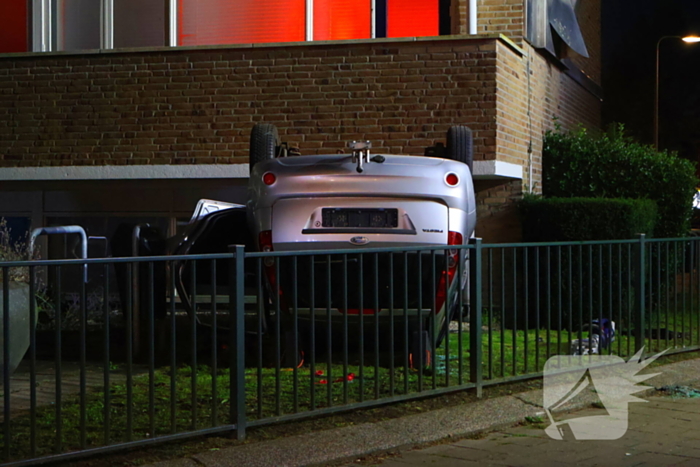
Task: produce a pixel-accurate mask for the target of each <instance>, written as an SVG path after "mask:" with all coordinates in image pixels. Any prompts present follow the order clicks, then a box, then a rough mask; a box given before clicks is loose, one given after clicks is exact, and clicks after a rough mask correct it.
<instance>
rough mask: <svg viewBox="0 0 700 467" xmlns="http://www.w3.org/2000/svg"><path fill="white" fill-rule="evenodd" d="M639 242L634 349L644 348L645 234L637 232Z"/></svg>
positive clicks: (636, 272) (636, 267)
mask: <svg viewBox="0 0 700 467" xmlns="http://www.w3.org/2000/svg"><path fill="white" fill-rule="evenodd" d="M637 238H639V242H637V244H636V248H635V249H636V251H635V259H636V263H637V264H636V265H635V268H634V269H635V278H634V288H635V300H634V303H635V314H634V317H635V318H634V351H635V353H636V352H638V351H639V350H640V349H642V348H644V321H645V319H644V312H645V310H646V303H645V298H646V293H645V292H646V291H645V290H644V287H645V281H644V278H645V277H646V235H644V234H638V236H637Z"/></svg>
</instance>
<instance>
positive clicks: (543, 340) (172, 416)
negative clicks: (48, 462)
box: [10, 313, 699, 458]
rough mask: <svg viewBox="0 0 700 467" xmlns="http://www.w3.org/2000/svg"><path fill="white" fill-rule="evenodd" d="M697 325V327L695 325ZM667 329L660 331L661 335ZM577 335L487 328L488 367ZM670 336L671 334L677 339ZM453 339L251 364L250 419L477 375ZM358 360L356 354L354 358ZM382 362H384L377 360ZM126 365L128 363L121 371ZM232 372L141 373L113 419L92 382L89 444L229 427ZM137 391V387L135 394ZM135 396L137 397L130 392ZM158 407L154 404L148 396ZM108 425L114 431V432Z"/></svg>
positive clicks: (563, 346)
mask: <svg viewBox="0 0 700 467" xmlns="http://www.w3.org/2000/svg"><path fill="white" fill-rule="evenodd" d="M697 319H698V315H697V314H690V313H685V314H682V313H668V314H662V315H659V316H655V317H652V319H651V323H652V325H653V326H654V327H655V328H656V329H659V328H665V329H675V330H678V329H684V330H686V332H683V333H682V334H680V335H679V334H678V333H677V332H680V331H676V332H674V333H668V334H666V335H664V336H662V338H655V339H652V340H651V341H647V344H648V345H649V350H651V351H652V352H656V351H658V350H662V349H665V348H669V347H682V346H689V345H697V343H698V342H699V339H698V335H697V334H695V335H691V334H690V333H689V332H687V330H689V329H694V330H695V332H696V333H697V330H698V325H697ZM691 324H692V328H691ZM656 335H657V336H658V333H657V334H656ZM576 337H578V334H577V333H569V332H567V331H561V332H558V331H547V330H543V329H540V330H535V329H531V330H528V331H527V332H525V331H515V332H514V331H512V330H509V329H501V328H496V327H494V328H493V329H492V330H491V332H490V333H489V332H486V331H484V332H483V333H482V352H483V359H482V370H483V376H484V379H485V380H490V379H500V378H504V377H510V376H516V375H524V374H532V373H537V372H540V371H542V368H543V367H544V364H545V362H546V360H547V358H548V357H550V356H552V355H558V354H568V351H569V347H570V341H571V339H574V338H576ZM666 337H668V338H669V339H668V342H667V339H666ZM446 342H449V347H446V346H445V344H443V345H442V346H441V347H440V348H439V349H437V351H436V353H435V355H434V357H431V359H432V360H433V361H432V364H431V366H430V367H429V368H428V369H427V370H425V371H423V372H419V371H417V370H416V369H413V368H407V367H405V366H403V364H402V362H403V361H404V355H403V353H402V351H401V352H400V351H397V352H396V355H395V359H394V363H395V365H394V366H392V365H391V364H390V363H387V362H388V359H387V358H386V355H378V356H377V355H375V354H374V353H373V352H371V351H366V352H365V365H359V361H358V360H357V356H354V357H353V356H350V359H349V363H348V364H347V365H343V364H342V363H341V362H338V361H332V362H330V364H329V363H328V362H327V361H324V362H323V363H321V362H319V361H317V362H316V363H315V365H314V366H313V368H312V367H311V365H310V364H309V362H305V363H304V364H303V365H302V366H300V367H299V368H279V369H275V368H265V367H261V368H248V369H246V372H245V381H246V400H245V402H246V416H247V418H248V420H256V419H261V418H268V417H274V416H278V415H284V414H292V413H297V412H304V411H310V410H314V409H317V408H324V407H329V406H339V405H346V404H351V403H355V402H363V401H369V400H374V399H381V398H385V397H391V396H399V395H403V394H408V393H416V392H420V391H421V390H429V389H433V388H441V387H446V386H452V385H459V384H466V383H468V382H469V355H470V353H469V333H468V332H462V333H461V334H460V333H451V334H449V337H448V339H447V341H446ZM605 353H612V354H615V355H620V356H623V357H625V356H631V355H632V354H633V353H634V339H633V338H631V337H627V336H625V335H621V334H618V335H617V339H616V340H615V342H614V343H613V345H612V348H611V349H608V350H607V351H606V352H605ZM353 358H354V361H353ZM324 359H325V357H323V356H320V355H319V356H318V357H317V360H324ZM378 363H379V364H378ZM121 370H123V368H122V369H121ZM228 380H229V372H228V370H227V369H218V370H217V371H216V374H212V370H211V368H210V367H207V366H204V365H199V366H198V367H197V369H196V371H193V369H192V368H190V367H187V366H182V367H179V368H176V369H175V371H174V373H173V371H172V370H171V369H170V368H168V367H164V368H159V369H157V370H156V371H155V374H154V378H153V380H151V379H150V377H149V375H148V374H145V375H138V376H134V378H133V385H132V386H131V387H127V386H126V385H125V384H123V383H120V384H112V385H111V387H110V389H109V420H107V419H106V417H105V415H106V410H105V400H106V398H105V393H104V391H103V390H99V389H92V390H89V391H88V393H87V398H86V399H87V403H86V406H85V421H86V424H85V426H86V432H85V442H86V446H87V447H94V446H100V445H104V444H113V443H117V442H123V441H127V440H135V439H142V438H149V437H153V436H159V435H165V434H170V433H179V432H183V431H190V430H194V429H200V428H207V427H212V426H217V425H225V424H228V423H229V422H228V420H229V410H230V392H229V389H230V388H229V384H228ZM129 389H130V391H129ZM129 393H130V395H129ZM150 401H152V402H153V408H152V409H149V402H150ZM80 409H81V408H80V403H79V398H78V397H77V396H71V397H64V400H63V404H62V407H61V425H62V427H61V428H62V436H61V451H62V452H65V451H69V450H73V449H79V448H80V444H81V435H80V420H81V410H80ZM107 424H109V430H106V427H107ZM56 429H57V418H56V408H55V407H54V406H43V407H39V408H38V410H37V417H36V437H37V446H39V452H38V455H47V454H50V453H52V452H56V451H55V450H54V449H55V446H56V443H57V440H56V437H57V434H56ZM11 433H12V435H11V436H12V440H11V443H10V444H11V449H12V452H13V457H15V456H16V458H23V457H27V456H28V446H29V436H30V433H31V428H30V420H29V416H25V415H21V416H18V417H15V418H12V419H11Z"/></svg>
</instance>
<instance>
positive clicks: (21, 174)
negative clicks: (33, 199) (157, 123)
mask: <svg viewBox="0 0 700 467" xmlns="http://www.w3.org/2000/svg"><path fill="white" fill-rule="evenodd" d="M196 178H248V164H191V165H96V166H54V167H5V168H0V180H2V181H19V180H153V179H196Z"/></svg>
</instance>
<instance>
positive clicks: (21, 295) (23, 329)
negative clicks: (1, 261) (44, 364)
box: [0, 281, 36, 375]
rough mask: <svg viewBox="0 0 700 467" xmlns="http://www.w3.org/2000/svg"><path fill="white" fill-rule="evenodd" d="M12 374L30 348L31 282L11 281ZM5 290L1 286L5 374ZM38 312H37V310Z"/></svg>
mask: <svg viewBox="0 0 700 467" xmlns="http://www.w3.org/2000/svg"><path fill="white" fill-rule="evenodd" d="M9 295H10V301H9V305H10V306H9V313H10V374H12V373H13V372H14V371H15V370H16V369H17V366H18V365H19V362H21V361H22V358H24V354H25V353H27V349H29V303H30V302H29V299H30V298H29V284H25V283H24V282H13V281H10V288H9ZM3 301H4V292H3V290H2V287H0V357H2V358H0V375H2V374H4V370H5V365H4V362H5V359H4V353H3V349H4V348H5V347H4V335H5V333H4V319H3V318H4V312H5V310H4V308H3V305H2V304H3ZM35 313H36V312H35Z"/></svg>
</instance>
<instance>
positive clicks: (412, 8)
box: [386, 0, 440, 37]
mask: <svg viewBox="0 0 700 467" xmlns="http://www.w3.org/2000/svg"><path fill="white" fill-rule="evenodd" d="M439 22H440V15H439V0H387V28H386V35H387V37H424V36H437V35H439V31H440V29H439V28H440V23H439Z"/></svg>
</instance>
